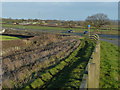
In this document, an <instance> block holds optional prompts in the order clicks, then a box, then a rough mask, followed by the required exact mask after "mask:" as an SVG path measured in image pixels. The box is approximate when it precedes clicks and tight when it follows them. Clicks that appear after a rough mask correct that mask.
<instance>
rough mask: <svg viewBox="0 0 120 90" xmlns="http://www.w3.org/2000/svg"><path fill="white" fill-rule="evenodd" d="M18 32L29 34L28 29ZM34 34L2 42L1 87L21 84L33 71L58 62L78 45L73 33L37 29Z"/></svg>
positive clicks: (28, 79) (28, 78)
mask: <svg viewBox="0 0 120 90" xmlns="http://www.w3.org/2000/svg"><path fill="white" fill-rule="evenodd" d="M9 33H11V34H18V33H17V32H14V33H13V32H9ZM19 34H24V35H31V33H29V32H26V33H21V32H20V33H19ZM34 35H36V36H34V37H32V38H29V39H21V40H13V41H12V42H11V41H3V44H4V45H3V52H5V53H4V54H3V61H2V62H3V66H2V67H3V87H9V88H11V87H16V88H17V87H22V85H23V84H25V83H28V82H30V81H31V80H32V79H33V75H34V74H35V73H36V72H41V71H44V70H45V69H46V68H48V67H51V66H52V65H55V64H57V63H59V62H60V61H61V60H63V59H64V58H66V57H67V56H68V55H70V53H71V52H73V51H74V50H75V49H76V48H77V47H78V46H79V44H80V40H79V39H76V38H75V37H72V36H64V35H59V34H48V33H38V32H37V33H34ZM15 47H19V49H17V48H15ZM11 48H12V49H11ZM16 49H17V50H16ZM34 78H35V77H34ZM8 81H9V82H8Z"/></svg>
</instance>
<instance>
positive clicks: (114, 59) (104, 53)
mask: <svg viewBox="0 0 120 90" xmlns="http://www.w3.org/2000/svg"><path fill="white" fill-rule="evenodd" d="M119 53H120V50H118V47H117V46H115V45H113V44H111V43H108V42H104V41H101V65H100V88H120V86H119V84H120V82H118V77H119V76H118V75H120V73H119V72H120V71H119V69H118V59H119V58H118V55H119ZM118 73H119V74H118Z"/></svg>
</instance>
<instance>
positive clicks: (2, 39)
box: [0, 35, 20, 41]
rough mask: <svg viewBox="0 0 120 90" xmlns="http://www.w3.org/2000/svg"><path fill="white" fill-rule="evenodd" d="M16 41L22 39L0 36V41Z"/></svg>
mask: <svg viewBox="0 0 120 90" xmlns="http://www.w3.org/2000/svg"><path fill="white" fill-rule="evenodd" d="M16 39H20V38H18V37H12V36H4V35H0V41H5V40H16Z"/></svg>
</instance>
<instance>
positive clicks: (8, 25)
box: [2, 24, 118, 34]
mask: <svg viewBox="0 0 120 90" xmlns="http://www.w3.org/2000/svg"><path fill="white" fill-rule="evenodd" d="M2 26H3V27H7V28H19V29H40V30H53V31H54V30H55V31H57V32H59V31H66V30H69V29H72V30H74V32H82V33H83V31H88V29H81V28H62V27H47V26H31V25H28V26H25V25H11V24H3V25H2ZM90 31H91V32H93V31H94V30H93V29H91V30H90ZM99 33H101V34H118V31H115V30H99Z"/></svg>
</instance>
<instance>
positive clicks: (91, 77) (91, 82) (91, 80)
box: [88, 63, 96, 88]
mask: <svg viewBox="0 0 120 90" xmlns="http://www.w3.org/2000/svg"><path fill="white" fill-rule="evenodd" d="M95 71H96V65H95V63H89V64H88V88H95V87H96V85H95V83H96V82H95V81H96V80H95V78H96V77H95V76H96V75H95V74H96V73H95Z"/></svg>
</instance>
